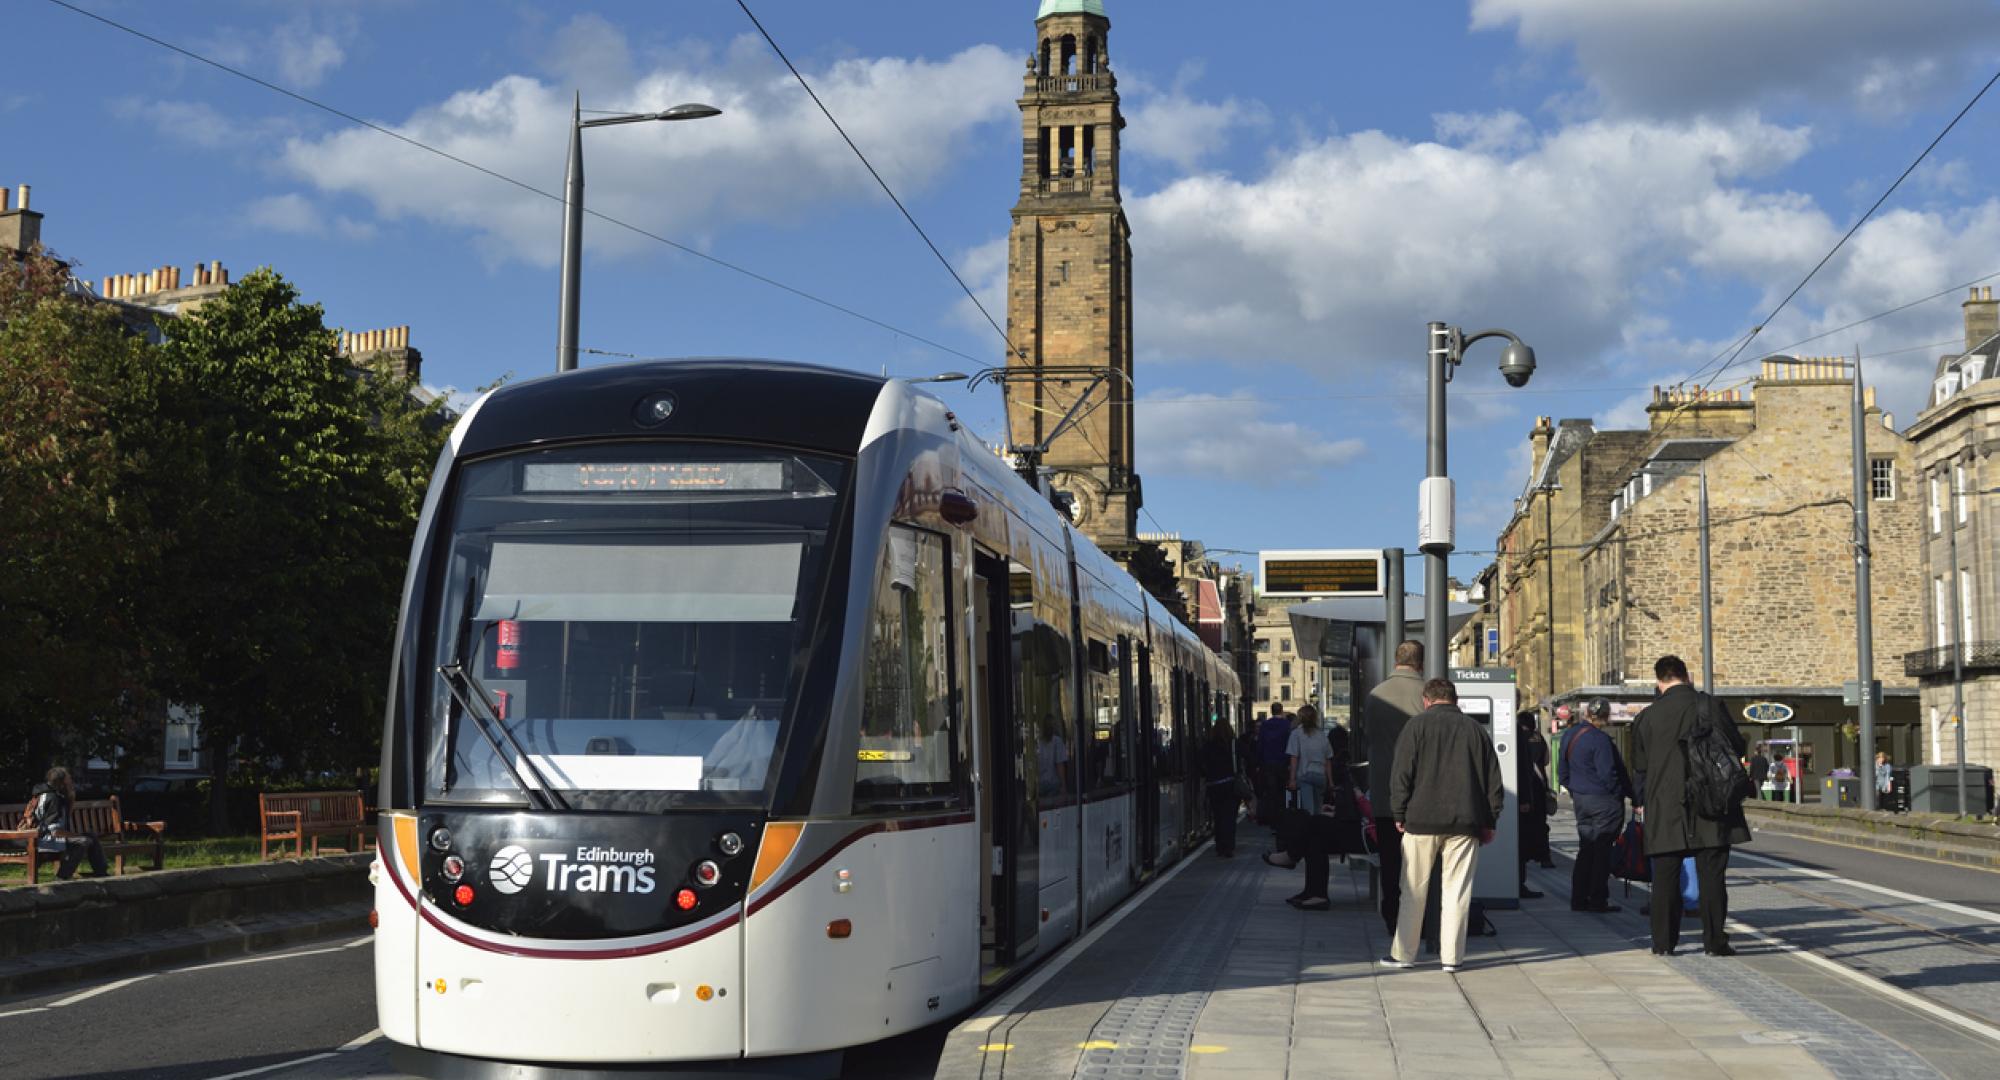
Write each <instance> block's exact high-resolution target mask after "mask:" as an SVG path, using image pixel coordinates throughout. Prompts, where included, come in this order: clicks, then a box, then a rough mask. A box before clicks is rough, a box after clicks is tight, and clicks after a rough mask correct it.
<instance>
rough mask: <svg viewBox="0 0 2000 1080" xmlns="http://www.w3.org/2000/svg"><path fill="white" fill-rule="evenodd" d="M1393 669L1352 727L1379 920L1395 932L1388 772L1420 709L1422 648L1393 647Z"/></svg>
mask: <svg viewBox="0 0 2000 1080" xmlns="http://www.w3.org/2000/svg"><path fill="white" fill-rule="evenodd" d="M1395 661H1396V666H1395V668H1394V670H1392V671H1390V672H1389V677H1388V678H1386V679H1384V680H1382V682H1381V684H1380V685H1378V686H1376V687H1375V688H1374V689H1373V690H1370V691H1368V700H1367V701H1365V702H1363V703H1362V706H1361V714H1360V716H1358V717H1357V718H1356V719H1355V722H1354V737H1353V739H1352V740H1351V742H1352V745H1353V748H1354V753H1355V755H1356V756H1357V757H1359V758H1361V759H1362V760H1363V762H1364V763H1365V764H1366V765H1367V768H1368V803H1369V812H1370V813H1371V814H1373V815H1374V817H1375V846H1376V849H1377V850H1376V857H1377V858H1378V859H1380V860H1381V863H1382V871H1381V875H1380V876H1381V879H1382V921H1383V923H1385V924H1387V926H1388V927H1389V932H1390V933H1391V934H1393V933H1395V932H1396V910H1397V907H1398V906H1399V904H1400V903H1401V900H1402V895H1403V834H1402V833H1401V832H1400V831H1398V830H1397V828H1396V819H1395V816H1394V815H1392V814H1390V813H1389V779H1390V778H1389V772H1390V770H1391V769H1392V768H1393V767H1394V766H1395V763H1396V740H1397V739H1399V738H1401V737H1402V735H1403V726H1404V725H1405V724H1408V723H1409V722H1410V717H1412V716H1415V715H1417V714H1418V713H1419V712H1422V711H1423V708H1424V675H1423V671H1424V643H1423V642H1421V641H1405V642H1403V643H1402V644H1400V645H1398V646H1396V657H1395Z"/></svg>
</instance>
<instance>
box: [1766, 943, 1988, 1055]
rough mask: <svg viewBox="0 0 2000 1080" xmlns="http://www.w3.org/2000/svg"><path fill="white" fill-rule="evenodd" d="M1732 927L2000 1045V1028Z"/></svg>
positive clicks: (1804, 950) (1805, 951) (1807, 951)
mask: <svg viewBox="0 0 2000 1080" xmlns="http://www.w3.org/2000/svg"><path fill="white" fill-rule="evenodd" d="M1729 928H1730V929H1732V930H1735V931H1738V932H1740V933H1745V934H1749V935H1750V936H1751V937H1753V938H1756V939H1757V940H1759V941H1761V942H1763V943H1764V944H1766V945H1769V946H1771V947H1772V948H1774V949H1777V950H1778V951H1780V952H1786V953H1790V954H1792V955H1793V956H1796V957H1798V958H1799V959H1801V960H1805V961H1807V962H1809V963H1812V964H1817V965H1818V966H1820V967H1823V968H1825V969H1827V970H1828V971H1831V972H1833V973H1834V974H1836V975H1839V976H1840V977H1841V978H1843V979H1846V980H1848V981H1850V982H1853V983H1856V984H1858V985H1861V986H1864V987H1866V988H1868V989H1870V990H1873V991H1875V992H1876V993H1878V994H1881V995H1882V996H1883V997H1886V998H1889V999H1890V1000H1892V1001H1895V1002H1896V1003H1898V1004H1901V1005H1907V1006H1909V1007H1910V1008H1912V1009H1915V1010H1917V1011H1918V1012H1922V1013H1928V1014H1930V1015H1931V1016H1935V1017H1937V1018H1938V1019H1940V1020H1943V1021H1945V1022H1946V1023H1948V1024H1951V1025H1953V1026H1955V1027H1959V1028H1963V1029H1965V1030H1966V1031H1969V1032H1971V1033H1972V1034H1974V1035H1978V1036H1981V1037H1983V1038H1986V1039H1989V1040H1991V1041H1993V1042H1995V1043H2000V1028H1995V1027H1992V1026H1991V1025H1988V1024H1983V1023H1981V1022H1979V1021H1977V1020H1974V1019H1973V1018H1971V1017H1969V1016H1966V1015H1964V1014H1963V1013H1960V1012H1958V1011H1956V1010H1953V1009H1948V1008H1946V1007H1944V1006H1943V1005H1939V1004H1938V1003H1936V1002H1934V1001H1931V1000H1930V999H1929V998H1925V997H1921V996H1919V995H1917V994H1913V993H1911V992H1909V991H1908V990H1905V989H1903V988H1902V987H1900V986H1892V985H1890V984H1889V983H1886V982H1883V981H1882V980H1881V979H1878V978H1876V977H1874V976H1873V975H1868V974H1865V973H1863V972H1859V971H1856V970H1854V969H1853V968H1851V967H1848V966H1846V965H1845V964H1840V963H1837V962H1835V961H1833V960H1829V959H1827V958H1826V957H1824V956H1821V955H1819V954H1818V953H1816V952H1813V951H1812V950H1810V949H1807V948H1803V947H1801V946H1798V945H1794V944H1792V943H1791V942H1789V941H1784V940H1782V939H1780V938H1776V937H1772V936H1771V935H1770V934H1767V933H1765V932H1763V931H1762V930H1759V929H1757V928H1756V927H1754V926H1751V925H1749V924H1748V923H1744V922H1741V921H1739V920H1736V919H1731V920H1729Z"/></svg>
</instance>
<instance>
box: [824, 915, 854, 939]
mask: <svg viewBox="0 0 2000 1080" xmlns="http://www.w3.org/2000/svg"><path fill="white" fill-rule="evenodd" d="M853 933H854V923H853V921H852V920H849V919H835V920H833V921H832V922H830V923H827V924H826V936H827V937H830V938H833V939H834V940H835V941H839V940H842V939H844V938H847V937H849V936H851V935H853Z"/></svg>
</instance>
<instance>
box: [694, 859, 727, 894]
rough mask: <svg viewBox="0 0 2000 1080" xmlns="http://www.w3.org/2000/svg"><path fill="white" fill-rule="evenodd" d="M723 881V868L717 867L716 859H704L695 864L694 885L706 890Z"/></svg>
mask: <svg viewBox="0 0 2000 1080" xmlns="http://www.w3.org/2000/svg"><path fill="white" fill-rule="evenodd" d="M721 880H722V867H720V866H717V865H715V860H714V859H703V860H702V861H700V862H698V863H696V864H694V883H695V884H696V885H699V886H701V887H702V888H704V889H706V888H708V887H709V886H711V885H713V884H715V883H716V882H718V881H721Z"/></svg>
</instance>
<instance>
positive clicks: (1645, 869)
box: [1611, 818, 1653, 896]
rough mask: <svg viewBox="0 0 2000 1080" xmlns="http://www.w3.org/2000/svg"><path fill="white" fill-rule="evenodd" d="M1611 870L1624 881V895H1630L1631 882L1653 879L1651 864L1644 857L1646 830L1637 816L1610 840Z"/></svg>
mask: <svg viewBox="0 0 2000 1080" xmlns="http://www.w3.org/2000/svg"><path fill="white" fill-rule="evenodd" d="M1611 872H1612V873H1614V874H1616V875H1618V877H1619V878H1621V879H1622V880H1623V881H1624V882H1625V895H1626V896H1630V895H1632V883H1633V882H1635V881H1651V880H1653V864H1652V862H1651V861H1650V860H1648V859H1647V858H1646V830H1645V826H1643V825H1642V824H1640V822H1639V820H1638V819H1637V818H1634V819H1633V820H1631V821H1629V822H1627V823H1626V824H1625V831H1624V832H1623V833H1620V834H1619V836H1618V839H1616V840H1613V841H1612V842H1611Z"/></svg>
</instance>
